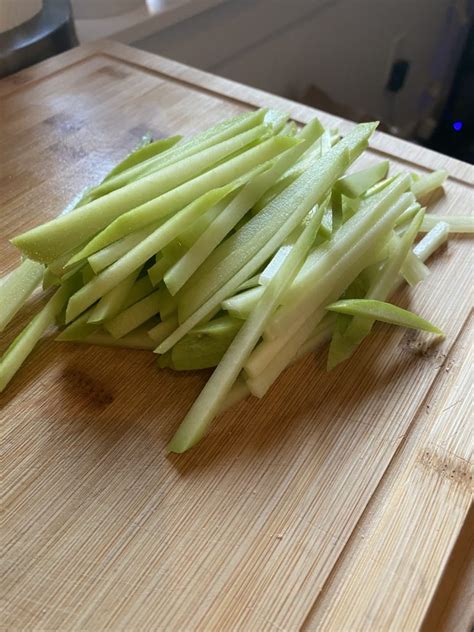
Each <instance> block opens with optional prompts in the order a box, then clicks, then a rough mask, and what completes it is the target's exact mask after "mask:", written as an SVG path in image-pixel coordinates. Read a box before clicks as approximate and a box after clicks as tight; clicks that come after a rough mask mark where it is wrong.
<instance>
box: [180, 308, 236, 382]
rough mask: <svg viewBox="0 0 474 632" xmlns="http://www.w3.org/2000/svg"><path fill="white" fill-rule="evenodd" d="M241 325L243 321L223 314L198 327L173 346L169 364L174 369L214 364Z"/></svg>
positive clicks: (185, 369) (224, 351)
mask: <svg viewBox="0 0 474 632" xmlns="http://www.w3.org/2000/svg"><path fill="white" fill-rule="evenodd" d="M241 327H242V321H241V320H238V319H236V318H231V317H230V316H222V317H220V318H216V319H214V320H211V321H209V322H208V323H206V324H204V325H201V326H199V327H195V328H194V329H193V330H192V331H190V332H189V333H188V334H187V335H186V336H184V338H182V339H181V340H180V341H179V342H177V343H176V344H175V346H174V347H173V349H172V350H171V357H170V359H169V366H170V368H172V369H173V370H175V371H197V370H200V369H208V368H211V367H215V366H216V365H217V364H219V362H220V361H221V359H222V358H223V356H224V354H225V353H226V351H227V349H228V347H229V345H230V344H231V342H232V340H233V339H234V338H235V336H236V334H237V332H238V331H239V329H240V328H241Z"/></svg>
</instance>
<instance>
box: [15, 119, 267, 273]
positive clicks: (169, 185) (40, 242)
mask: <svg viewBox="0 0 474 632" xmlns="http://www.w3.org/2000/svg"><path fill="white" fill-rule="evenodd" d="M264 131H265V128H264V126H258V127H257V128H254V129H251V130H249V131H248V132H243V134H241V135H239V136H237V137H234V138H231V139H230V140H227V141H223V142H222V143H220V144H219V145H214V146H212V147H210V148H209V149H205V150H203V151H202V152H199V153H197V154H195V155H194V156H192V157H190V158H185V159H183V160H181V161H180V162H179V163H176V164H173V165H170V166H168V167H165V168H164V169H161V170H160V171H158V172H157V173H153V174H151V175H148V176H145V177H144V178H142V179H141V180H138V181H134V182H132V183H130V184H128V185H127V186H125V187H122V188H121V189H118V190H116V191H112V192H111V193H108V194H107V195H103V196H102V197H99V198H98V199H96V200H93V201H92V202H89V204H85V205H84V206H80V207H79V208H77V209H76V210H75V211H74V212H73V213H69V214H67V215H60V216H59V217H57V218H56V219H54V220H52V221H50V222H47V223H46V224H42V225H41V226H38V227H36V228H33V229H32V230H30V231H28V232H26V233H23V234H22V235H19V236H18V237H16V238H14V239H13V243H14V245H15V246H17V247H18V248H19V249H20V250H21V251H22V252H24V253H25V254H26V256H30V257H31V258H32V259H34V260H37V261H42V262H47V263H49V262H51V261H53V260H54V259H56V258H57V257H60V256H61V255H63V254H64V253H65V252H68V251H69V250H71V249H73V248H75V247H77V246H79V245H81V244H82V243H84V241H86V240H87V239H90V238H91V237H92V236H93V235H95V234H96V233H97V232H98V231H99V230H101V229H102V228H104V226H107V224H109V223H110V222H111V221H113V220H114V219H115V218H117V217H119V216H120V215H122V214H123V213H125V212H127V211H129V210H130V209H133V208H135V207H137V206H139V205H140V204H144V203H146V202H148V201H150V200H152V199H153V198H156V197H157V196H159V195H161V194H164V193H166V192H168V191H171V190H173V189H175V188H176V187H178V186H179V185H182V184H184V183H185V182H188V181H189V180H192V179H193V178H196V177H197V176H198V175H199V174H201V173H203V171H205V170H206V169H207V168H209V167H211V166H212V165H213V164H215V163H216V162H217V161H218V160H219V159H220V158H223V157H224V156H226V155H229V154H231V153H232V152H234V151H235V150H236V149H237V148H239V147H245V145H247V144H249V143H250V142H252V140H255V139H257V138H259V137H260V136H261V135H262V134H263V133H264ZM154 219H159V218H155V217H153V218H152V220H151V221H153V220H154ZM140 228H141V226H140Z"/></svg>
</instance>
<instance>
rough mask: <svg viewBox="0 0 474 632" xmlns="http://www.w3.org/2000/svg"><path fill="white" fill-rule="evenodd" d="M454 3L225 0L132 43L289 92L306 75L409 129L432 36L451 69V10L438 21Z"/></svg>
mask: <svg viewBox="0 0 474 632" xmlns="http://www.w3.org/2000/svg"><path fill="white" fill-rule="evenodd" d="M454 4H459V3H455V2H454V0H326V1H324V0H292V1H291V2H290V1H289V0H231V1H229V2H227V3H226V4H224V5H221V6H219V7H217V8H215V9H213V10H212V11H209V12H207V13H203V14H201V15H199V16H196V17H195V18H193V19H192V20H187V21H185V22H182V23H180V24H177V25H175V26H174V27H172V28H170V29H167V30H165V31H162V32H160V33H157V34H156V35H155V36H151V37H148V38H147V39H145V40H142V41H140V42H136V43H135V45H136V46H138V47H139V48H143V49H144V50H149V51H152V52H155V53H159V54H162V55H165V56H167V57H171V58H173V59H177V60H178V61H182V62H184V63H187V64H190V65H193V66H197V67H199V68H203V69H206V70H210V71H212V72H215V73H216V74H220V75H223V76H226V77H229V78H231V79H235V80H237V81H241V82H243V83H247V84H250V85H254V86H257V87H259V88H262V89H264V90H268V91H270V92H275V93H278V94H282V95H284V96H290V97H293V98H299V97H301V96H302V95H303V94H304V93H305V91H306V89H307V88H308V86H309V85H310V84H311V83H314V84H316V85H317V86H319V87H320V88H321V89H323V90H324V91H325V92H327V93H328V94H329V95H330V96H331V97H332V98H333V99H335V100H337V101H340V102H342V103H346V104H349V105H350V106H352V107H354V108H357V109H359V110H363V111H366V112H368V113H370V114H372V115H374V116H378V117H380V118H381V119H382V120H385V121H387V122H389V123H393V124H396V125H398V126H401V127H402V128H403V127H406V128H410V127H412V126H413V124H414V123H415V122H416V121H417V120H418V119H419V118H420V117H422V116H423V113H422V110H421V106H420V103H421V101H422V100H424V101H426V98H425V99H422V95H423V93H425V97H426V96H427V94H429V92H430V91H432V88H433V86H432V74H433V72H434V70H433V67H432V66H433V59H434V57H435V53H436V50H437V48H438V45H439V42H440V41H444V43H445V46H446V53H445V55H444V57H442V59H441V61H438V62H437V65H438V68H437V70H438V71H441V73H443V72H444V71H443V69H442V68H441V66H442V65H443V63H444V61H448V58H450V59H452V62H451V64H450V66H451V68H452V66H453V62H454V61H455V60H456V58H457V55H458V53H459V49H460V46H461V45H462V38H460V37H459V26H458V23H460V21H461V14H460V13H459V12H457V11H456V10H455V9H451V14H450V15H451V31H450V32H449V31H448V29H447V27H446V16H447V11H448V9H449V7H451V6H453V5H454ZM450 44H451V45H452V50H449V46H450ZM397 56H402V57H404V58H407V59H409V60H410V62H411V68H410V71H409V74H408V76H407V81H406V84H405V87H404V89H403V90H402V91H401V92H400V93H398V95H397V96H395V98H394V99H393V98H390V97H389V95H387V93H386V91H385V90H384V86H385V84H386V81H387V77H388V72H389V68H390V66H391V62H392V60H393V58H394V57H397ZM451 71H452V70H451ZM438 74H439V73H438ZM448 75H449V71H448ZM446 83H449V82H447V81H446V79H445V81H444V84H445V85H446Z"/></svg>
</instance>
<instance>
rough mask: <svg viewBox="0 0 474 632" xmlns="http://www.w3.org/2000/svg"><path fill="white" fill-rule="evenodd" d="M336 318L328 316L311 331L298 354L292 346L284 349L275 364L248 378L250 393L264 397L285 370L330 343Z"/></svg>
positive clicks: (299, 348)
mask: <svg viewBox="0 0 474 632" xmlns="http://www.w3.org/2000/svg"><path fill="white" fill-rule="evenodd" d="M334 316H335V314H326V316H324V318H322V320H321V322H320V323H318V325H316V327H313V328H312V329H309V330H308V335H307V336H306V338H305V341H304V342H303V343H302V344H301V345H300V346H299V347H298V348H297V350H296V352H295V351H294V348H293V346H292V345H291V346H287V347H285V348H282V349H280V351H279V352H278V354H277V355H276V358H275V362H274V363H270V364H269V365H268V366H267V367H266V368H265V369H264V370H263V371H262V372H261V373H259V374H257V375H255V376H252V377H250V376H248V377H247V379H246V383H247V387H248V389H249V391H250V393H251V394H252V395H255V396H256V397H263V396H264V395H265V394H266V392H267V391H268V389H269V388H270V386H271V385H272V384H273V383H274V382H275V380H276V379H277V378H278V376H279V375H280V373H281V372H282V370H283V369H284V368H286V367H287V366H289V365H290V364H293V363H294V362H296V361H297V360H299V359H300V358H302V357H304V356H305V355H307V354H308V353H311V352H313V351H316V350H317V349H318V348H319V347H321V346H322V345H323V344H325V343H326V342H328V341H329V339H330V338H331V334H332V330H333V327H334V323H335V317H334ZM282 367H283V368H282Z"/></svg>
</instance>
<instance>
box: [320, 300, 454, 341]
mask: <svg viewBox="0 0 474 632" xmlns="http://www.w3.org/2000/svg"><path fill="white" fill-rule="evenodd" d="M326 309H327V310H329V311H332V312H337V313H339V314H349V315H350V316H363V317H366V318H373V319H375V320H380V321H381V322H383V323H388V324H389V325H398V326H399V327H407V328H408V329H420V330H422V331H428V332H430V333H432V334H436V335H438V336H444V333H443V332H442V331H441V329H439V328H438V327H436V326H435V325H433V324H432V323H430V322H429V321H428V320H425V319H424V318H421V316H418V315H417V314H414V313H413V312H410V311H408V310H407V309H402V308H401V307H397V306H396V305H392V304H391V303H385V302H383V301H376V300H373V299H349V300H343V301H337V302H336V303H332V304H331V305H328V306H327V307H326Z"/></svg>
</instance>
